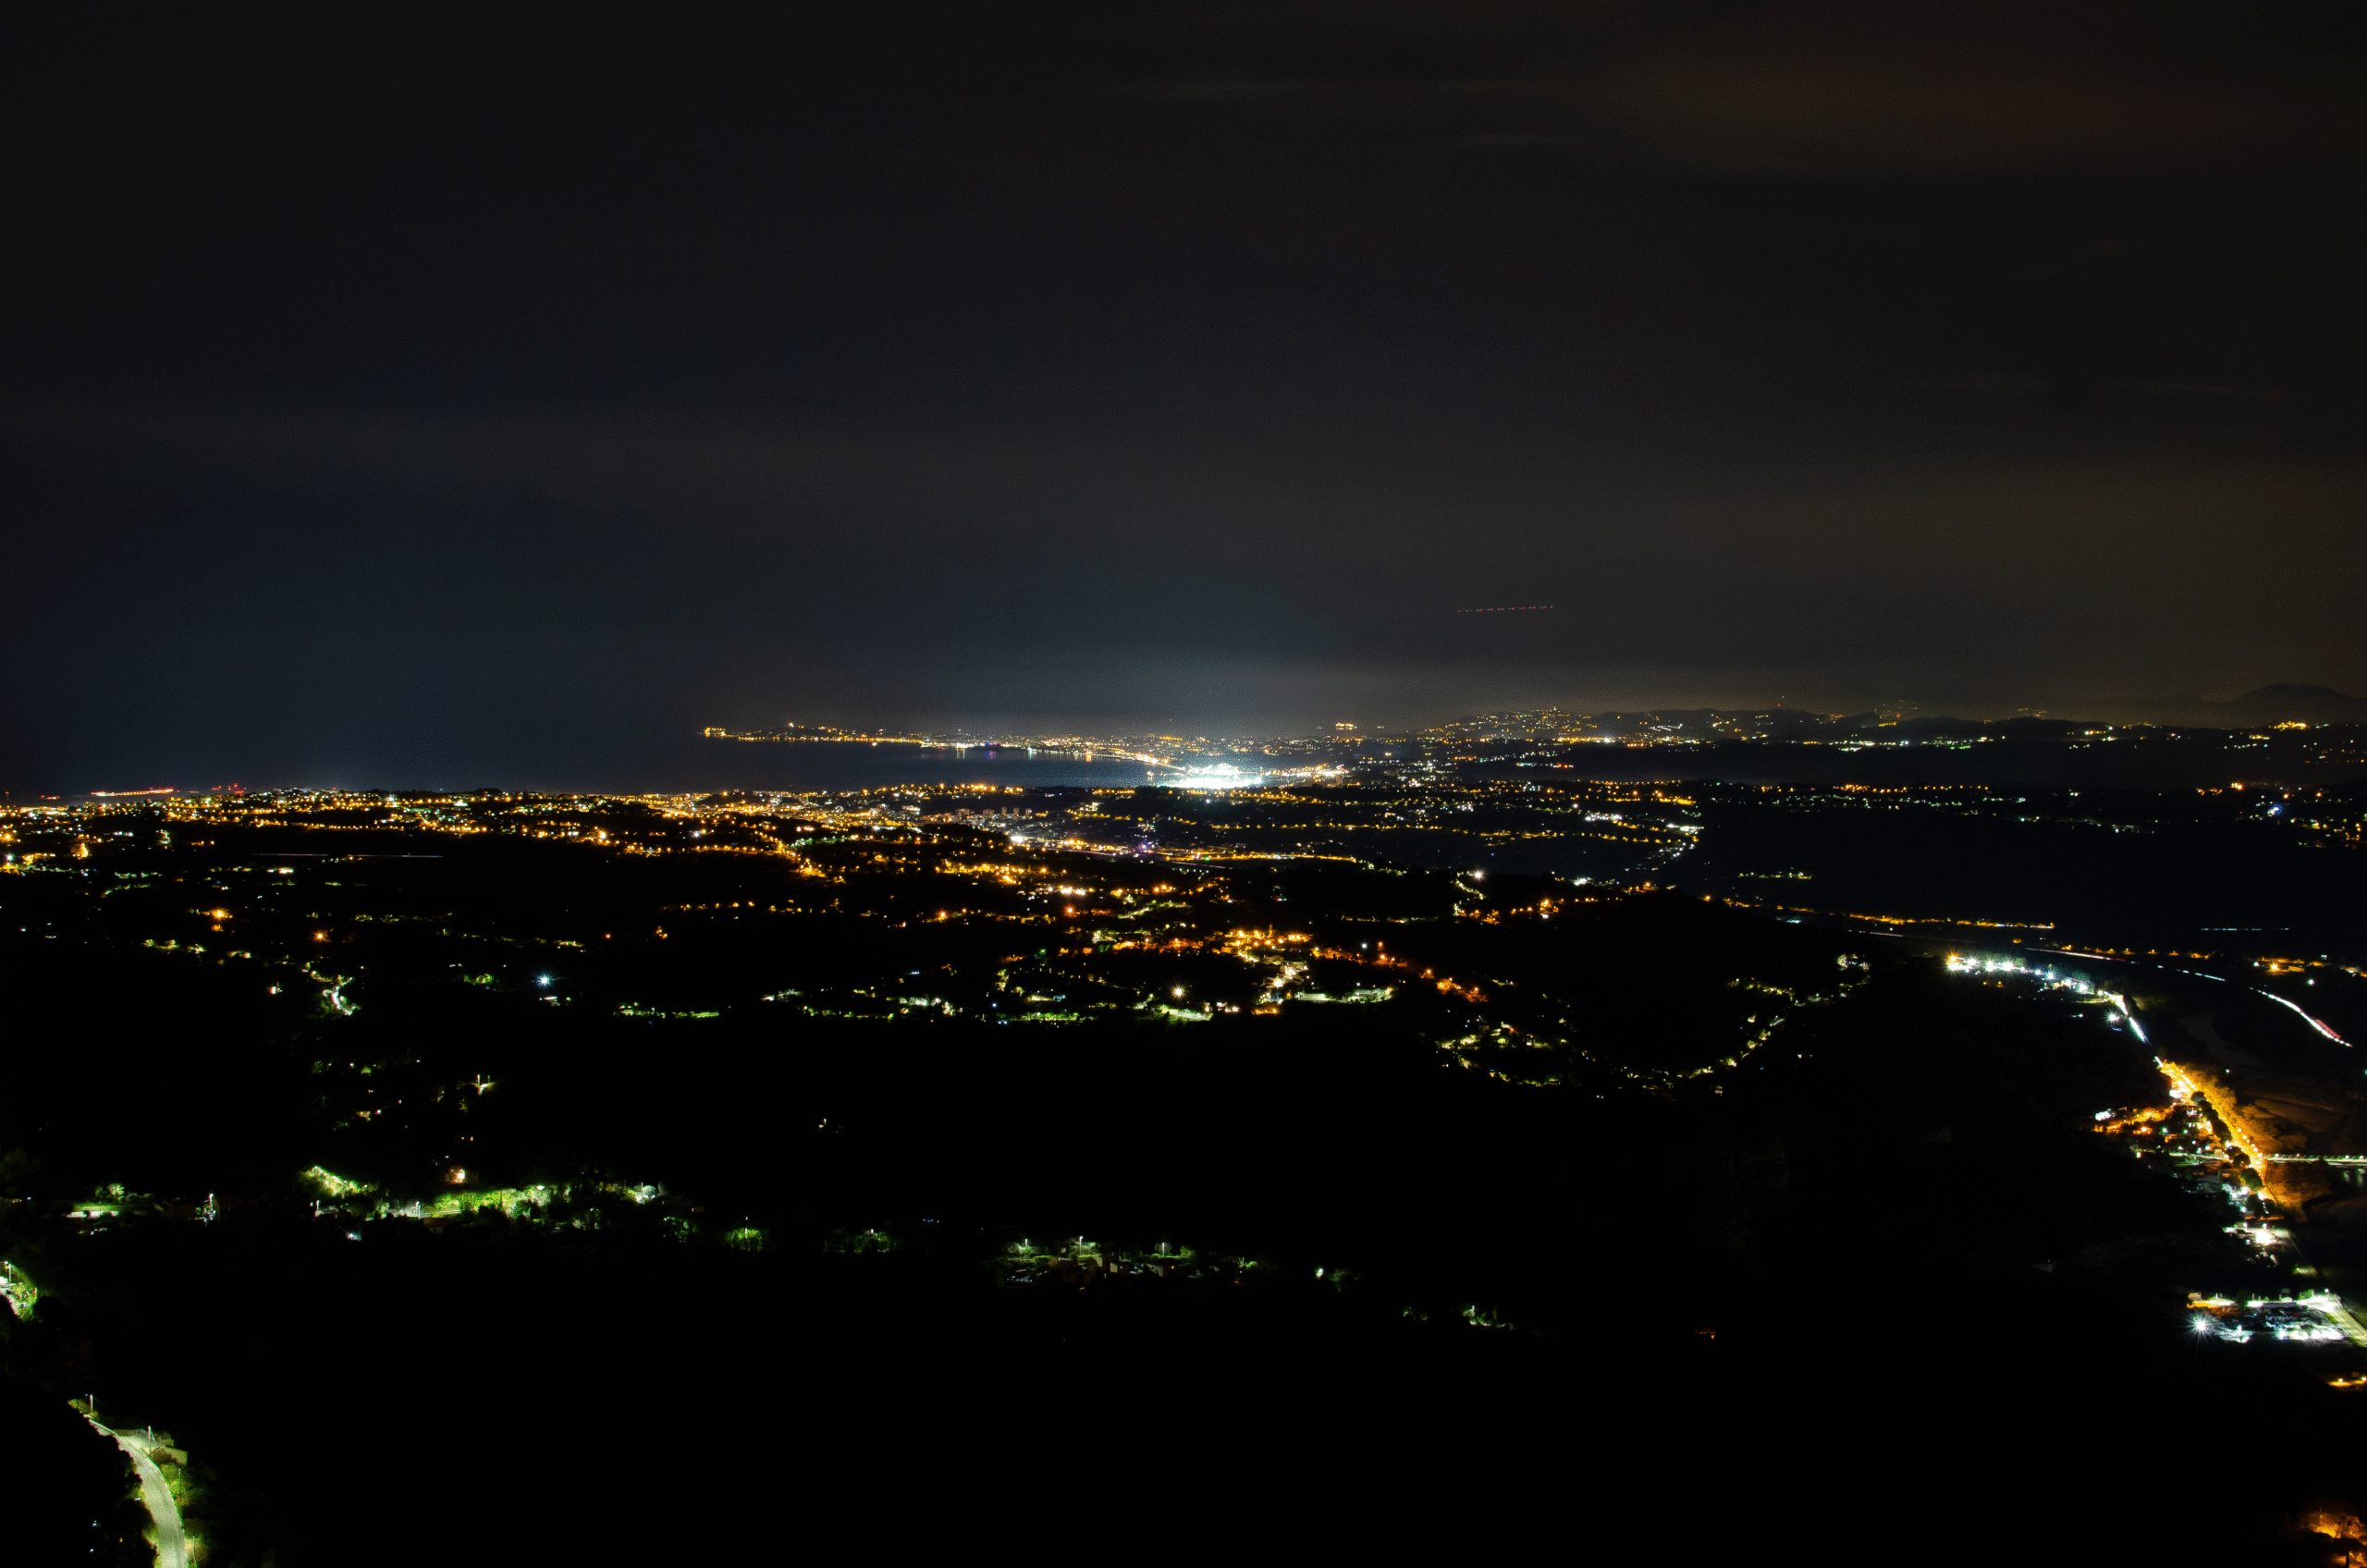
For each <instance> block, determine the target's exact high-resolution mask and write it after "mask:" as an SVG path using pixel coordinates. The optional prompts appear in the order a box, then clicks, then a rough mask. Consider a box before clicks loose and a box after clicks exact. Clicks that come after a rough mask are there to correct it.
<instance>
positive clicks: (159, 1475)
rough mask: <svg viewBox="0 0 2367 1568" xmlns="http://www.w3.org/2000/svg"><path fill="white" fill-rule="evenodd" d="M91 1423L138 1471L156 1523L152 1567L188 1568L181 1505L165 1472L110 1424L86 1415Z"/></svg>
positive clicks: (138, 1446)
mask: <svg viewBox="0 0 2367 1568" xmlns="http://www.w3.org/2000/svg"><path fill="white" fill-rule="evenodd" d="M85 1419H86V1420H88V1421H89V1422H90V1423H91V1425H92V1426H93V1427H99V1430H100V1431H102V1432H104V1433H105V1434H106V1435H107V1436H108V1437H111V1438H113V1439H115V1446H116V1447H117V1448H119V1449H121V1450H123V1452H126V1453H128V1454H129V1455H130V1456H131V1467H132V1468H133V1469H134V1470H137V1471H138V1472H139V1473H140V1501H141V1502H143V1503H146V1504H147V1505H148V1517H149V1518H151V1519H153V1520H154V1521H155V1522H156V1568H189V1542H188V1541H187V1539H185V1538H184V1537H182V1535H181V1506H180V1504H179V1503H177V1502H175V1501H173V1489H172V1488H170V1487H168V1486H166V1485H165V1473H164V1472H163V1471H162V1470H159V1469H157V1468H156V1462H155V1461H154V1460H153V1459H151V1458H149V1457H148V1451H147V1450H146V1449H143V1448H141V1446H140V1445H139V1444H138V1443H136V1442H134V1441H132V1440H131V1439H130V1437H129V1435H127V1434H125V1433H122V1432H118V1431H117V1430H116V1429H115V1428H114V1427H101V1426H99V1421H98V1418H97V1417H96V1416H86V1417H85Z"/></svg>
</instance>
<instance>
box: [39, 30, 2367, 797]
mask: <svg viewBox="0 0 2367 1568" xmlns="http://www.w3.org/2000/svg"><path fill="white" fill-rule="evenodd" d="M6 29H7V33H8V47H7V48H6V49H5V50H0V61H4V62H5V63H0V72H5V86H6V93H5V98H6V104H5V106H0V113H5V114H6V116H8V117H9V119H10V121H11V122H12V124H11V130H12V132H13V134H14V136H15V139H16V140H15V145H16V146H17V147H18V149H19V156H18V157H17V158H15V159H12V160H11V167H10V169H9V172H8V174H7V176H6V178H7V180H8V183H9V187H10V194H11V196H12V198H13V202H12V214H13V215H14V217H15V220H16V222H15V227H16V228H17V230H18V235H19V236H20V239H19V242H18V245H17V246H16V247H15V248H14V249H13V250H12V251H11V252H10V255H9V257H8V260H7V262H6V266H7V267H8V268H9V270H10V273H11V279H10V281H11V283H12V285H13V286H12V287H11V288H9V289H8V290H7V297H6V304H5V305H0V312H5V321H6V355H5V366H6V368H5V370H0V376H5V378H6V386H5V390H0V483H5V486H6V489H5V492H4V493H5V495H6V498H7V507H6V525H5V526H6V542H7V547H8V551H9V559H10V562H11V565H12V568H13V570H12V571H11V572H10V589H9V610H8V614H7V616H6V618H5V619H0V626H5V629H6V630H5V631H0V646H5V649H6V654H7V659H8V668H9V672H10V679H11V683H12V684H11V692H10V695H11V699H12V700H11V702H10V704H9V709H10V715H11V719H10V723H9V725H8V729H7V744H6V747H4V748H0V789H5V790H7V791H9V792H10V793H11V794H12V795H14V796H15V797H16V798H18V799H22V798H24V797H25V796H26V795H28V794H31V793H35V792H40V791H54V790H60V789H65V790H87V789H91V788H108V787H136V786H139V785H143V784H148V783H155V782H174V783H178V784H180V785H183V786H184V787H190V786H202V785H205V784H209V783H214V782H219V781H222V780H226V779H229V778H239V779H242V780H245V781H246V782H248V783H250V784H281V783H289V784H292V783H308V782H357V783H402V784H421V785H439V786H449V787H468V786H473V785H480V784H537V785H548V786H562V785H564V786H576V787H584V788H598V787H607V788H644V787H662V786H669V785H691V784H696V783H698V782H701V780H700V779H699V778H696V777H695V772H696V767H697V753H696V748H695V745H694V743H693V742H694V738H695V736H696V734H697V731H698V730H699V729H700V728H701V727H702V726H705V725H710V724H714V725H728V726H740V727H754V726H767V725H774V724H779V723H780V722H782V721H784V720H786V719H799V720H803V721H809V722H824V723H836V724H842V725H849V726H860V727H872V726H890V727H923V726H925V727H939V728H943V727H951V726H956V725H960V726H966V727H968V728H971V729H979V730H1010V731H1037V732H1049V731H1061V730H1085V731H1091V732H1098V733H1125V732H1140V731H1146V730H1148V731H1165V732H1168V733H1176V732H1186V733H1196V734H1239V733H1279V732H1310V731H1313V730H1316V729H1321V728H1328V727H1329V726H1330V725H1331V724H1332V723H1333V722H1335V721H1340V720H1353V721H1355V722H1359V723H1361V724H1364V725H1366V726H1367V727H1382V728H1385V727H1393V726H1410V725H1419V724H1426V723H1435V722H1439V721H1441V720H1444V719H1448V718H1451V717H1455V716H1457V715H1460V714H1466V713H1471V712H1478V711H1487V710H1496V709H1505V708H1513V707H1537V706H1554V707H1562V708H1569V709H1575V710H1578V711H1599V710H1605V709H1636V708H1642V707H1650V706H1702V705H1710V706H1723V707H1736V708H1760V707H1766V706H1768V705H1771V704H1774V703H1775V702H1777V701H1778V700H1779V699H1780V700H1782V701H1784V703H1786V704H1789V705H1796V706H1804V707H1809V708H1814V709H1819V710H1821V711H1829V712H1855V711H1860V710H1863V709H1866V708H1870V707H1873V706H1876V705H1878V704H1899V703H1905V704H1914V705H1915V706H1916V707H1918V708H1919V709H1920V710H1921V711H1924V712H1927V713H1956V714H1961V715H1965V716H1967V717H1993V716H1999V715H2004V714H2009V713H2012V712H2014V711H2016V710H2017V709H2022V708H2046V709H2049V710H2052V711H2054V712H2057V713H2060V714H2065V715H2069V716H2078V717H2149V716H2152V715H2155V714H2165V713H2171V712H2176V711H2180V709H2181V707H2182V705H2183V707H2185V708H2189V709H2190V708H2191V706H2192V703H2193V699H2196V698H2202V699H2214V700H2215V699H2224V698H2226V697H2230V696H2233V695H2235V694H2237V693H2238V692H2243V691H2246V690H2248V689H2250V688H2254V687H2259V686H2263V685H2266V684H2269V683H2272V682H2278V681H2300V682H2309V683H2315V684H2320V685H2324V686H2328V687H2332V688H2336V689H2338V690H2341V691H2345V692H2361V691H2367V618H2362V617H2361V616H2360V615H2359V614H2358V613H2357V606H2359V604H2360V603H2361V598H2362V593H2361V591H2362V588H2367V532H2362V528H2361V519H2362V515H2367V472H2362V468H2361V452H2362V435H2367V396H2363V395H2362V391H2361V382H2360V377H2359V374H2358V369H2357V367H2358V366H2359V364H2360V363H2361V361H2362V353H2361V349H2362V347H2367V345H2362V342H2361V338H2362V326H2363V325H2367V304H2362V300H2361V290H2360V289H2359V288H2358V287H2357V279H2358V278H2359V277H2360V276H2367V244H2362V235H2361V226H2362V224H2367V201H2362V200H2361V196H2362V192H2361V190H2360V186H2361V171H2362V168H2367V153H2363V152H2362V149H2367V134H2363V133H2367V91H2361V84H2362V80H2367V73H2362V71H2361V63H2362V60H2367V49H2362V23H2361V21H2360V20H2359V18H2357V16H2356V15H2355V14H2354V13H2352V12H2350V11H2349V10H2346V9H2343V8H2339V7H2332V6H2310V5H2297V6H2287V7H2277V8H2273V9H2270V8H2259V7H2241V6H2232V5H2230V6H2213V5H2200V6H2188V7H2184V8H2181V9H2177V10H2176V11H2165V10H2163V9H2162V8H2158V7H2136V6H2115V5H2100V4H2093V3H2090V0H2074V3H2063V4H2051V5H2036V4H2030V5H1977V6H1960V7H1949V8H1944V9H1943V8H1922V7H1897V6H1874V5H1870V4H1823V5H1801V4H1774V5H1698V6H1693V5H1687V6H1661V7H1639V6H1625V5H1616V4H1600V5H1572V6H1527V5H1517V6H1515V5H1504V6H1490V5H1484V4H1482V5H1471V4H1455V5H1446V4H1435V5H1421V4H1405V5H1346V4H1341V5H1300V4H1289V3H1283V4H1278V5H1276V4H1269V5H1259V6H1246V5H1242V6H1228V5H1198V6H1134V7H1090V6H1014V7H975V6H898V5H886V6H871V7H862V8H850V9H848V10H845V11H842V12H828V11H822V10H818V9H816V10H801V11H794V12H784V13H779V14H768V15H764V16H755V15H753V14H743V15H742V16H741V17H739V18H730V17H724V16H713V15H711V16H705V17H700V16H696V15H693V14H692V13H681V14H679V15H669V16H668V17H666V18H656V17H654V16H652V15H647V14H644V15H641V16H639V17H635V18H618V17H610V16H607V15H605V14H593V13H576V14H571V15H570V16H569V17H568V18H566V25H565V27H564V28H559V29H552V28H548V27H545V26H543V25H541V24H539V23H537V24H535V25H532V26H529V25H527V23H526V21H525V20H523V19H520V20H519V21H517V22H515V23H514V24H512V25H510V26H509V27H508V28H506V29H504V28H501V27H498V26H497V27H493V28H487V29H483V30H479V29H476V28H472V29H470V30H468V31H461V30H460V29H458V27H457V25H456V24H453V23H450V22H445V23H438V22H436V21H435V20H434V19H433V18H427V19H423V18H420V17H416V16H407V15H403V14H399V13H386V14H384V15H382V16H379V17H378V18H375V19H374V20H373V19H371V18H366V17H358V16H354V15H335V16H331V15H325V14H324V15H316V16H291V15H288V14H273V15H270V16H268V17H266V16H265V15H264V14H263V13H260V12H258V13H253V14H251V15H245V16H242V15H239V14H229V13H219V14H217V13H196V12H189V11H185V10H177V9H165V8H158V9H156V10H154V11H153V12H142V13H141V14H140V18H139V25H136V26H134V25H130V24H129V23H127V22H126V21H125V20H124V19H123V18H121V17H120V16H119V15H118V14H117V13H114V12H108V13H96V12H87V11H84V12H70V11H69V12H55V13H53V14H50V15H47V16H32V15H27V16H19V17H18V18H14V19H13V20H11V21H10V22H8V23H7V24H6ZM1531 605H1550V606H1552V607H1551V609H1550V610H1536V611H1525V612H1522V613H1517V614H1505V615H1495V616H1477V615H1470V614H1464V613H1459V612H1464V611H1468V610H1472V609H1477V608H1483V607H1492V606H1531Z"/></svg>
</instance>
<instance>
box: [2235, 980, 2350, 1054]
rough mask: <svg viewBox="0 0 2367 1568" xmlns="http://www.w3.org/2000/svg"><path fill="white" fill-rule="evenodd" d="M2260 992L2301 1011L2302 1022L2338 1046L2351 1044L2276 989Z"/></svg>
mask: <svg viewBox="0 0 2367 1568" xmlns="http://www.w3.org/2000/svg"><path fill="white" fill-rule="evenodd" d="M2253 989H2254V990H2259V989H2260V988H2259V987H2258V986H2254V987H2253ZM2260 994H2261V995H2262V996H2263V997H2266V998H2268V999H2269V1000H2270V1001H2273V1002H2275V1003H2276V1004H2277V1006H2279V1007H2289V1008H2293V1011H2295V1012H2297V1013H2300V1015H2301V1022H2302V1023H2306V1024H2308V1025H2309V1026H2310V1027H2311V1028H2312V1029H2315V1030H2316V1031H2317V1032H2318V1033H2319V1034H2321V1035H2324V1036H2325V1037H2326V1038H2327V1039H2329V1040H2332V1041H2333V1042H2334V1043H2335V1044H2336V1045H2337V1046H2347V1045H2349V1044H2350V1042H2349V1040H2346V1039H2344V1038H2343V1037H2342V1036H2341V1035H2337V1034H2336V1033H2335V1032H2334V1031H2333V1030H2331V1029H2329V1028H2327V1027H2326V1026H2325V1025H2324V1024H2323V1023H2319V1022H2318V1021H2317V1020H2316V1019H2314V1018H2312V1017H2311V1016H2310V1015H2309V1014H2308V1013H2306V1012H2301V1010H2300V1008H2298V1007H2294V1006H2293V1004H2292V1003H2291V1002H2288V1001H2287V1000H2286V999H2285V998H2283V997H2280V996H2278V995H2277V994H2276V993H2275V992H2274V991H2261V993H2260Z"/></svg>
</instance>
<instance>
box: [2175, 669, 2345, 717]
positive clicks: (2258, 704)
mask: <svg viewBox="0 0 2367 1568" xmlns="http://www.w3.org/2000/svg"><path fill="white" fill-rule="evenodd" d="M2197 706H2199V707H2201V709H2203V710H2204V711H2205V712H2209V713H2214V714H2220V715H2224V716H2225V717H2226V720H2227V721H2228V722H2230V723H2238V724H2283V723H2287V722H2300V723H2306V724H2343V723H2361V722H2367V697H2349V696H2345V695H2344V694H2343V693H2342V692H2337V691H2336V690H2335V689H2334V688H2332V687H2331V686H2307V685H2302V684H2300V683H2299V682H2296V681H2290V680H2285V681H2279V682H2277V683H2276V684H2275V685H2273V686H2263V687H2259V688H2257V689H2256V690H2253V691H2250V692H2245V693H2244V694H2243V695H2242V696H2240V697H2234V698H2230V699H2229V700H2228V701H2226V702H2224V703H2212V702H2204V703H2199V704H2197Z"/></svg>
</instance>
